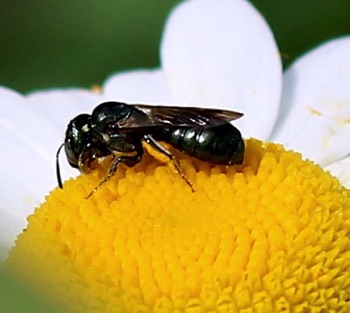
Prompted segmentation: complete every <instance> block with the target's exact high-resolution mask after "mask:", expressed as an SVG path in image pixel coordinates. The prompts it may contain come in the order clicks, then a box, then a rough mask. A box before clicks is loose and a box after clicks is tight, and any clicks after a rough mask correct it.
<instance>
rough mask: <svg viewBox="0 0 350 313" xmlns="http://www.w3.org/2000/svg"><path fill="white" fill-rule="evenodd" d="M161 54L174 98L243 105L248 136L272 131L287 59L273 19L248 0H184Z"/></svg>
mask: <svg viewBox="0 0 350 313" xmlns="http://www.w3.org/2000/svg"><path fill="white" fill-rule="evenodd" d="M161 59H162V67H163V69H164V71H165V75H166V80H167V83H168V86H169V89H170V92H171V95H172V97H173V99H174V101H176V102H181V103H188V104H195V105H199V106H204V107H222V108H228V109H231V110H235V111H241V112H243V113H244V114H245V115H244V117H243V118H242V119H241V120H239V121H238V122H237V124H238V126H239V127H240V128H241V129H242V131H243V134H244V135H245V136H255V137H259V138H266V137H267V136H268V135H269V134H270V132H271V129H272V127H273V125H274V123H275V119H276V116H277V113H278V106H279V100H280V93H281V84H282V74H281V73H282V69H281V61H280V57H279V53H278V50H277V47H276V43H275V41H274V38H273V35H272V33H271V31H270V29H269V27H268V25H267V24H266V22H265V20H264V19H263V18H262V16H261V15H260V14H259V13H258V12H257V11H256V10H255V9H254V7H253V6H252V5H250V4H249V3H248V2H247V1H242V0H192V1H186V2H183V3H182V4H180V5H179V6H178V7H177V8H176V9H175V10H174V11H173V13H172V14H171V16H170V18H169V19H168V22H167V25H166V28H165V33H164V36H163V41H162V46H161Z"/></svg>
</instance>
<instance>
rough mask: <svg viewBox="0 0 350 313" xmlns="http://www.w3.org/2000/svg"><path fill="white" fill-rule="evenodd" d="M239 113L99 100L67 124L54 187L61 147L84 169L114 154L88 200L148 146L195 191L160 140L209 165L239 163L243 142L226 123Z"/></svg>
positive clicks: (133, 161)
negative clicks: (170, 164)
mask: <svg viewBox="0 0 350 313" xmlns="http://www.w3.org/2000/svg"><path fill="white" fill-rule="evenodd" d="M242 115H243V114H242V113H238V112H234V111H228V110H221V109H205V108H197V107H175V106H151V105H144V104H137V105H136V104H135V105H131V104H126V103H121V102H112V101H110V102H104V103H101V104H99V105H98V106H97V107H96V108H95V109H94V110H93V112H92V114H91V115H90V114H80V115H78V116H76V117H75V118H74V119H73V120H71V121H70V122H69V124H68V126H67V130H66V134H65V139H64V142H63V144H61V146H60V147H59V148H58V150H57V153H56V174H57V181H58V185H59V187H60V188H63V185H62V180H61V174H60V168H59V154H60V151H61V148H62V147H64V149H65V153H66V156H67V160H68V162H69V164H70V165H71V166H72V167H74V168H77V169H79V170H80V171H81V172H83V173H87V172H89V171H90V170H91V169H92V168H93V164H94V162H95V161H97V160H99V159H101V158H104V157H107V156H110V155H112V162H111V165H110V168H109V171H108V174H107V175H106V176H105V177H104V178H103V179H102V180H101V181H100V182H99V184H98V185H97V186H96V187H95V188H94V189H93V190H92V191H91V193H90V194H89V195H88V196H87V198H88V197H90V196H91V195H92V194H93V193H94V192H96V191H97V190H98V189H99V188H100V187H101V186H102V185H103V184H104V183H105V182H107V181H108V180H109V179H110V178H111V177H112V176H113V175H114V173H115V172H116V171H117V168H118V166H119V165H120V164H125V165H126V166H128V167H133V166H135V165H136V164H137V163H139V162H140V161H141V159H142V156H143V154H144V144H147V145H149V146H150V147H151V148H153V149H154V150H155V151H157V152H158V153H160V155H162V156H164V157H165V158H166V159H167V160H169V161H170V162H172V164H173V165H174V167H175V169H176V171H177V172H178V173H179V174H180V175H181V177H182V178H183V179H184V181H185V182H186V183H187V184H188V185H189V186H190V188H191V189H192V191H193V190H194V189H193V186H192V184H191V183H190V182H189V181H188V179H187V178H186V177H185V175H184V174H183V172H182V170H181V166H180V164H179V162H178V161H177V159H176V158H175V157H174V156H173V154H172V153H171V152H170V151H169V150H168V149H167V148H166V147H164V145H163V144H162V142H164V143H167V144H169V145H170V146H172V147H173V148H175V149H177V150H179V151H181V152H183V153H185V154H187V155H189V156H191V157H194V158H197V159H199V160H202V161H204V162H209V163H211V164H218V165H234V164H240V163H242V161H243V156H244V141H243V139H242V136H241V133H240V131H239V130H238V129H237V128H235V127H234V126H233V125H231V124H230V123H229V122H230V121H232V120H235V119H238V118H240V117H241V116H242Z"/></svg>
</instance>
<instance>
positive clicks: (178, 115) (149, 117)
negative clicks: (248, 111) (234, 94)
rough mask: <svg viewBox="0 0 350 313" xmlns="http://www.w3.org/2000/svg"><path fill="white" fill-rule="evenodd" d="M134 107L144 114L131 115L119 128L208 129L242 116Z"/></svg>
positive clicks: (226, 112) (167, 107)
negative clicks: (184, 127) (166, 127)
mask: <svg viewBox="0 0 350 313" xmlns="http://www.w3.org/2000/svg"><path fill="white" fill-rule="evenodd" d="M134 107H135V108H136V109H138V110H140V111H142V112H143V113H144V114H133V115H132V116H130V117H129V118H128V119H126V120H125V121H124V123H123V124H119V125H118V126H119V127H120V128H123V129H124V130H126V129H127V128H130V129H131V128H149V127H152V126H153V127H164V126H171V127H179V126H181V127H182V126H189V127H203V128H210V127H214V126H219V125H222V124H225V123H228V122H230V121H233V120H235V119H238V118H240V117H241V116H242V115H243V114H242V113H238V112H234V111H228V110H221V109H204V108H198V107H173V106H153V105H143V104H142V105H134Z"/></svg>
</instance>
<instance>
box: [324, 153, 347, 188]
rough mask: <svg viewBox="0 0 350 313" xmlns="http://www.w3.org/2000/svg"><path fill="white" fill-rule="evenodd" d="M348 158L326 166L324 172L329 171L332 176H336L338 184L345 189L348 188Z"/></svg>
mask: <svg viewBox="0 0 350 313" xmlns="http://www.w3.org/2000/svg"><path fill="white" fill-rule="evenodd" d="M349 169H350V157H349V156H348V157H346V158H344V159H342V160H340V161H338V162H335V163H332V164H330V165H328V166H326V170H327V171H330V172H331V174H332V175H334V176H336V177H337V178H338V179H339V180H340V182H341V183H342V184H343V185H344V186H345V187H346V188H350V170H349Z"/></svg>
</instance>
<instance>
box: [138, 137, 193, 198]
mask: <svg viewBox="0 0 350 313" xmlns="http://www.w3.org/2000/svg"><path fill="white" fill-rule="evenodd" d="M143 139H144V141H145V142H146V143H147V144H148V145H149V146H150V147H151V148H152V149H154V150H155V151H156V152H157V153H158V154H160V155H161V156H163V157H165V159H166V161H170V162H171V163H172V165H173V166H174V168H175V170H176V172H177V173H178V174H179V175H180V176H181V178H182V179H183V180H184V181H185V182H186V184H187V185H188V186H189V187H190V188H191V191H192V192H194V191H195V190H194V188H193V185H192V183H191V182H190V181H189V180H188V179H187V177H186V176H185V174H184V172H183V171H182V168H181V166H180V162H179V161H178V160H177V159H176V158H175V157H174V156H173V155H172V154H171V153H170V151H168V150H167V149H166V148H164V147H163V146H162V145H161V144H160V143H159V142H158V141H156V140H155V139H154V138H153V137H152V136H150V135H145V136H144V137H143ZM146 149H147V147H146ZM147 150H148V149H147ZM148 151H149V150H148ZM150 154H152V153H151V152H150ZM153 154H154V153H153ZM156 158H157V157H156ZM157 159H160V158H157ZM159 161H162V160H159Z"/></svg>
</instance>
